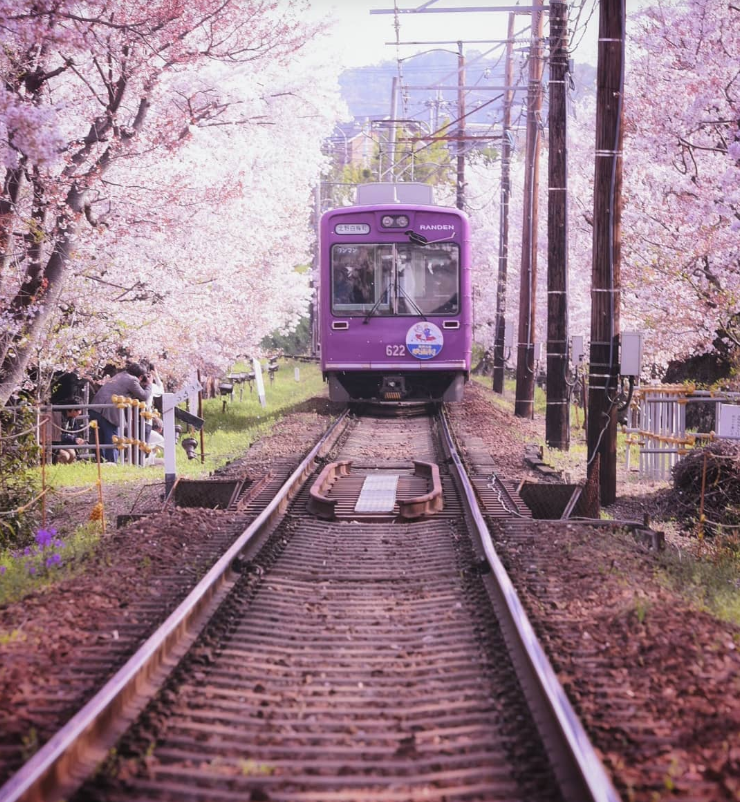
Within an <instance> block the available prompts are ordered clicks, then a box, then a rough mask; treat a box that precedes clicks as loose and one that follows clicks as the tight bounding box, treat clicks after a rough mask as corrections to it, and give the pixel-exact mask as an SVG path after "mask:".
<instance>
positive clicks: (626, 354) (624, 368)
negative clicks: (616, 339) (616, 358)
mask: <svg viewBox="0 0 740 802" xmlns="http://www.w3.org/2000/svg"><path fill="white" fill-rule="evenodd" d="M620 356H621V359H620V362H619V374H620V375H621V376H635V377H637V376H639V375H640V373H641V372H642V333H641V332H639V331H623V332H622V348H621V355H620Z"/></svg>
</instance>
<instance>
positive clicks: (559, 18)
mask: <svg viewBox="0 0 740 802" xmlns="http://www.w3.org/2000/svg"><path fill="white" fill-rule="evenodd" d="M567 78H568V6H567V4H566V3H565V2H564V0H550V124H549V129H550V148H549V158H548V190H549V191H548V203H547V411H546V413H545V438H546V440H547V444H548V445H549V446H550V447H551V448H559V449H561V450H562V451H567V450H568V449H569V447H570V405H569V403H568V382H567V378H568V183H567V182H568V170H567V162H568V143H567V113H566V90H565V82H566V80H567Z"/></svg>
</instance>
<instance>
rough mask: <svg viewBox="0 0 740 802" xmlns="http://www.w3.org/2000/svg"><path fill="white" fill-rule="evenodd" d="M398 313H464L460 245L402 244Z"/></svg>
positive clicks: (399, 256)
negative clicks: (461, 294)
mask: <svg viewBox="0 0 740 802" xmlns="http://www.w3.org/2000/svg"><path fill="white" fill-rule="evenodd" d="M397 248H398V266H399V267H398V305H397V313H398V314H401V315H403V314H406V315H414V314H416V315H418V314H419V313H422V314H424V315H454V314H457V313H458V312H459V311H460V302H459V297H460V286H459V285H460V269H459V265H460V260H459V249H458V246H457V245H455V244H452V243H438V244H436V245H426V246H422V245H416V244H413V243H409V244H408V245H398V246H397Z"/></svg>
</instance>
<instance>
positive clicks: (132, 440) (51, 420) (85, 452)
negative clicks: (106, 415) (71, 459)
mask: <svg viewBox="0 0 740 802" xmlns="http://www.w3.org/2000/svg"><path fill="white" fill-rule="evenodd" d="M112 402H113V403H110V404H49V405H45V406H41V407H38V408H37V432H38V433H37V439H38V443H39V447H40V448H41V450H42V459H44V460H45V461H47V462H48V461H49V460H50V459H51V460H52V461H53V458H54V453H55V452H59V451H61V450H62V449H66V450H70V449H71V450H74V451H75V452H76V455H77V458H78V459H90V460H96V459H97V454H96V449H97V448H99V449H100V451H101V458H102V457H103V454H104V452H107V451H115V459H114V460H113V461H114V462H116V463H117V464H119V465H138V466H142V465H144V463H145V459H146V457H147V455H148V454H149V453H150V452H151V448H150V447H149V445H148V444H147V439H148V436H147V435H148V430H149V429H150V427H151V421H152V418H154V417H155V414H154V413H152V412H149V411H148V410H147V409H146V404H145V403H144V402H143V401H138V400H137V399H135V398H126V397H124V396H113V399H112ZM67 409H80V410H82V416H81V420H82V425H81V426H80V428H79V434H80V437H81V438H84V439H85V440H86V442H85V443H84V444H83V445H77V444H66V443H65V444H60V442H59V440H60V437H61V434H62V432H61V428H60V426H59V424H58V423H57V422H56V417H55V414H54V413H56V412H62V411H63V410H67ZM106 409H114V410H116V415H115V417H117V419H118V425H117V429H116V434H115V435H114V436H113V443H112V444H102V443H101V444H99V445H96V438H95V433H94V430H93V429H92V428H91V427H90V410H95V411H96V412H102V411H103V410H106ZM75 433H77V432H75Z"/></svg>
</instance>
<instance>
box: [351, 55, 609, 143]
mask: <svg viewBox="0 0 740 802" xmlns="http://www.w3.org/2000/svg"><path fill="white" fill-rule="evenodd" d="M495 55H496V57H495V58H491V57H481V56H480V52H477V51H472V50H471V51H470V52H469V53H466V56H465V58H466V67H465V73H466V74H465V85H466V86H475V87H481V88H480V89H474V90H469V91H467V92H466V97H465V104H466V111H471V110H473V109H475V108H476V107H478V106H480V107H481V108H480V110H479V111H474V112H473V113H471V114H470V115H469V116H468V117H467V118H466V122H467V123H472V124H475V125H478V126H481V127H482V126H490V125H492V124H494V123H495V122H498V121H500V120H501V116H502V106H503V92H501V91H491V90H486V89H484V87H490V86H503V85H504V69H505V64H504V61H505V58H504V54H503V50H499V51H497V52H496V54H495ZM516 58H517V61H516V62H515V68H514V76H515V77H514V83H515V84H516V85H520V86H524V87H526V83H527V74H526V70H527V66H526V62H525V61H524V59H523V58H522V57H521V54H519V55H518V56H517V57H516ZM457 69H458V67H457V55H456V54H455V53H452V52H447V51H441V50H434V51H431V52H428V53H424V54H422V55H419V56H414V57H412V58H409V59H407V60H404V61H403V62H402V63H401V77H402V83H403V85H404V86H406V87H428V88H426V89H408V90H407V91H406V92H405V94H404V101H405V102H404V103H402V102H401V98H399V103H398V116H399V117H402V118H410V119H415V120H421V121H424V122H425V123H428V124H430V125H432V124H433V123H434V121H435V120H439V121H444V120H445V119H455V118H456V117H457V89H456V87H457V81H458V75H457ZM398 75H399V71H398V66H397V64H396V62H395V61H384V62H381V63H380V64H377V65H374V66H371V67H358V68H355V69H351V70H346V71H345V72H343V73H342V75H341V76H340V78H339V83H340V86H341V89H342V96H343V97H344V99H345V101H346V103H347V105H348V106H349V109H350V113H351V114H352V116H353V117H355V118H356V119H358V120H364V119H365V118H379V117H386V116H390V112H391V91H392V82H393V78H394V77H397V76H398ZM574 79H575V80H574V84H575V87H576V91H575V96H577V95H579V94H580V93H582V92H587V93H588V92H593V91H594V87H595V80H596V70H595V69H594V68H593V67H591V66H590V65H576V70H575V76H574ZM438 84H442V85H444V86H449V87H453V88H451V89H445V90H437V89H435V88H434V87H435V85H438ZM525 99H526V90H521V91H519V92H518V93H517V95H516V100H515V109H514V113H513V115H512V118H513V120H516V119H517V116H518V115H519V114H520V113H521V108H522V104H523V103H524V101H525Z"/></svg>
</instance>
